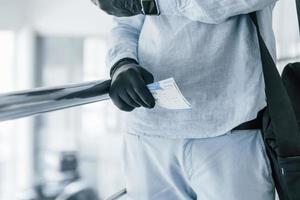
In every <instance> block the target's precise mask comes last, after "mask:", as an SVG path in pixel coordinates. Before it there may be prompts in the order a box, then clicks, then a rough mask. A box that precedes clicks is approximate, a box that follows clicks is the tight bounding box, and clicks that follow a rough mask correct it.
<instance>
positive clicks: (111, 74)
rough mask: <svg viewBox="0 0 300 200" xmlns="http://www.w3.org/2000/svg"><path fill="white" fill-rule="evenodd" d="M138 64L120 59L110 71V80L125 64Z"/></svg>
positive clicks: (130, 59) (133, 60)
mask: <svg viewBox="0 0 300 200" xmlns="http://www.w3.org/2000/svg"><path fill="white" fill-rule="evenodd" d="M132 63H133V64H138V62H137V61H136V60H135V59H133V58H122V59H121V60H119V61H118V62H116V63H115V64H114V65H113V66H112V68H111V69H110V77H111V78H112V77H113V75H114V73H115V72H116V71H117V69H119V68H120V67H122V66H124V65H126V64H132Z"/></svg>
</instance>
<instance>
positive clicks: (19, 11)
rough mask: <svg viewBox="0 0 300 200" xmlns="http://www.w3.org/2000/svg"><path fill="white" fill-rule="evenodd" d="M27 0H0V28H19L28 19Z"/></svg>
mask: <svg viewBox="0 0 300 200" xmlns="http://www.w3.org/2000/svg"><path fill="white" fill-rule="evenodd" d="M26 7H27V6H26V0H0V29H18V28H19V27H20V26H21V25H22V24H23V23H24V22H25V21H26V19H27V16H26Z"/></svg>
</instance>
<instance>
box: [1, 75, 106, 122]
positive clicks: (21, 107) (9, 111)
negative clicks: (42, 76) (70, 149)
mask: <svg viewBox="0 0 300 200" xmlns="http://www.w3.org/2000/svg"><path fill="white" fill-rule="evenodd" d="M109 85H110V81H109V80H105V81H94V82H87V83H81V84H71V85H64V86H59V87H51V88H37V89H33V90H26V91H19V92H12V93H7V94H0V122H1V121H7V120H12V119H18V118H22V117H27V116H32V115H36V114H41V113H45V112H50V111H54V110H61V109H65V108H70V107H74V106H80V105H84V104H89V103H94V102H98V101H103V100H106V99H109V96H108V90H109Z"/></svg>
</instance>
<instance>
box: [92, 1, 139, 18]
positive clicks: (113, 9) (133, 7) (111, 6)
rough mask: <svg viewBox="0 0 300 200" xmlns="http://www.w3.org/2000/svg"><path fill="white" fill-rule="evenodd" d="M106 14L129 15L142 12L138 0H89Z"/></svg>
mask: <svg viewBox="0 0 300 200" xmlns="http://www.w3.org/2000/svg"><path fill="white" fill-rule="evenodd" d="M91 1H92V2H93V3H94V4H95V5H97V6H98V7H100V8H101V9H102V10H103V11H105V12H106V13H107V14H110V15H114V16H117V17H130V16H134V15H138V14H142V5H141V1H140V0H91Z"/></svg>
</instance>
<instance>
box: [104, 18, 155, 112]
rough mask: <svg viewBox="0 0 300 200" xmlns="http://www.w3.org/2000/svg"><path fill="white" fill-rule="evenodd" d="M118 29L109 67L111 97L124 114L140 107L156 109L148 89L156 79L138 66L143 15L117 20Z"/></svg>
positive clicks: (108, 61)
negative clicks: (138, 49) (148, 85)
mask: <svg viewBox="0 0 300 200" xmlns="http://www.w3.org/2000/svg"><path fill="white" fill-rule="evenodd" d="M115 20H116V22H117V26H116V27H115V28H114V29H113V30H112V31H111V34H110V40H109V41H110V42H109V47H108V54H107V66H108V67H110V68H111V72H110V75H111V79H112V80H111V86H110V89H109V96H110V97H111V100H112V101H113V103H114V104H115V105H116V106H117V107H118V108H119V109H120V110H123V111H127V112H130V111H132V110H134V109H135V108H138V107H141V106H142V107H145V108H153V107H154V106H155V99H154V97H153V96H152V94H151V93H150V91H149V89H148V88H147V86H146V85H147V84H149V83H152V82H153V80H154V77H153V75H152V74H151V73H150V72H148V71H147V70H146V69H144V68H143V67H141V66H140V65H139V64H138V58H137V48H138V40H139V35H140V31H141V28H142V25H143V22H144V16H143V15H137V16H134V17H126V18H125V17H124V18H115Z"/></svg>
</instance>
